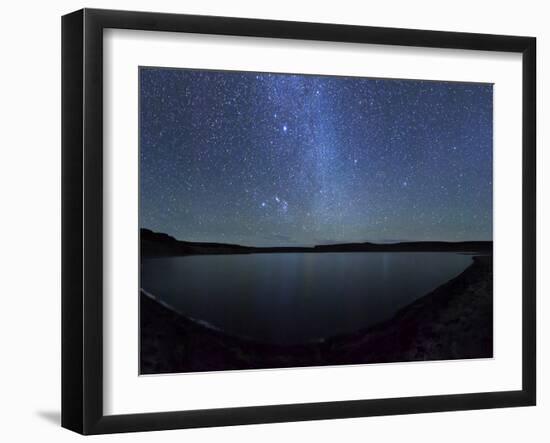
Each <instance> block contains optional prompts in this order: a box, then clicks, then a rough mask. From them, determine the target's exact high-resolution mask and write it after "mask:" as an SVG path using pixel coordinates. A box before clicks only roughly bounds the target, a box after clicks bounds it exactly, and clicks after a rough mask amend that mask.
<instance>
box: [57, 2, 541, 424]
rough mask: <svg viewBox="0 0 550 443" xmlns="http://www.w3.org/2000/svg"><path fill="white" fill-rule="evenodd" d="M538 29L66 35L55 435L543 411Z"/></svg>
mask: <svg viewBox="0 0 550 443" xmlns="http://www.w3.org/2000/svg"><path fill="white" fill-rule="evenodd" d="M535 48H536V41H535V38H532V37H515V36H499V35H484V34H467V33H454V32H439V31H420V30H409V29H388V28H375V27H360V26H347V25H336V24H318V23H298V22H281V21H270V20H256V19H242V18H227V17H208V16H190V15H176V14H160V13H148V12H124V11H108V10H91V9H84V10H80V11H77V12H74V13H72V14H68V15H66V16H64V17H63V20H62V57H63V66H62V77H63V78H62V87H63V88H62V89H63V94H62V108H63V110H62V121H63V127H62V135H63V137H62V139H63V146H62V161H63V165H62V171H63V180H62V181H63V183H62V184H63V196H62V197H63V214H62V218H63V227H62V231H63V235H62V237H63V246H62V251H63V263H62V268H63V276H62V280H63V294H62V309H63V312H62V322H63V324H62V335H63V337H62V359H63V361H62V371H63V374H62V425H63V426H64V427H66V428H68V429H71V430H73V431H76V432H79V433H82V434H100V433H113V432H129V431H148V430H160V429H176V428H190V427H201V426H225V425H237V424H250V423H269V422H281V421H298V420H318V419H329V418H345V417H361V416H375V415H388V414H410V413H421V412H434V411H454V410H465V409H484V408H500V407H514V406H530V405H535V399H536V373H535V368H536V356H535V348H536V346H535V330H536V326H535V320H536V315H535V309H536V298H535V295H536V294H535V259H536V252H535V240H536V239H535V232H536V221H535V220H536V217H535V202H536V198H535V129H536V128H535V109H536V106H535V72H536V69H535V60H536V52H535V50H536V49H535Z"/></svg>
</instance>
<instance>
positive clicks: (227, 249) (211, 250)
mask: <svg viewBox="0 0 550 443" xmlns="http://www.w3.org/2000/svg"><path fill="white" fill-rule="evenodd" d="M140 241H141V243H140V247H141V256H142V257H157V256H174V255H199V254H252V253H276V252H471V253H488V252H492V250H493V242H492V241H466V242H437V241H426V242H399V243H369V242H365V243H342V244H332V245H317V246H313V247H292V246H284V247H253V246H242V245H234V244H227V243H208V242H187V241H181V240H177V239H175V238H174V237H172V236H170V235H168V234H164V233H160V232H153V231H151V230H150V229H144V228H142V229H141V230H140Z"/></svg>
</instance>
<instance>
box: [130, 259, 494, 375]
mask: <svg viewBox="0 0 550 443" xmlns="http://www.w3.org/2000/svg"><path fill="white" fill-rule="evenodd" d="M492 268H493V266H492V257H490V256H483V257H481V256H480V257H474V259H473V263H472V265H470V266H469V267H468V268H467V269H466V270H465V271H464V272H463V273H462V274H460V275H459V276H457V277H456V278H454V279H452V280H450V281H449V282H447V283H445V284H443V285H441V286H440V287H438V288H436V289H435V290H434V291H432V292H431V293H429V294H427V295H426V296H424V297H422V298H420V299H418V300H416V301H415V302H413V303H412V304H410V305H408V306H406V307H404V308H402V309H401V310H399V311H398V312H397V313H396V314H395V316H394V317H392V318H391V319H389V320H387V321H386V322H383V323H381V324H378V325H376V326H374V327H371V328H368V329H365V330H361V331H357V332H355V333H352V334H346V335H342V336H339V337H332V338H328V339H326V340H324V341H322V342H318V343H309V344H304V345H292V346H279V345H272V344H265V343H257V342H254V341H251V340H247V339H242V338H238V337H232V336H229V335H227V334H225V333H223V332H221V331H217V330H214V329H212V328H210V327H207V326H204V325H202V324H200V323H197V322H195V321H192V320H190V319H187V318H185V317H184V316H181V315H179V314H177V313H175V312H174V311H172V310H170V309H169V308H167V307H165V306H163V305H162V304H160V303H159V302H158V301H156V300H154V299H152V298H151V297H149V296H147V295H145V294H144V293H141V295H140V304H141V306H140V315H141V328H140V334H141V337H140V346H141V361H140V366H141V373H142V374H155V373H169V372H196V371H217V370H231V369H261V368H283V367H300V366H320V365H340V364H364V363H385V362H403V361H418V360H449V359H466V358H489V357H492V356H493V296H492V294H493V284H492V283H493V273H492Z"/></svg>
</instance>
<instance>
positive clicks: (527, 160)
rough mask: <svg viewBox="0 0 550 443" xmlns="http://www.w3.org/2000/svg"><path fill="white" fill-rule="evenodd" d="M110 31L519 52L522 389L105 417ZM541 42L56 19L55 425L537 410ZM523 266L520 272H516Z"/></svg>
mask: <svg viewBox="0 0 550 443" xmlns="http://www.w3.org/2000/svg"><path fill="white" fill-rule="evenodd" d="M107 28H119V29H134V30H148V31H172V32H193V33H200V34H218V35H235V36H250V37H270V38H281V39H302V40H319V41H332V42H354V43H370V44H378V45H399V46H417V47H431V48H455V49H470V50H482V51H504V52H513V53H520V54H522V64H523V80H522V82H523V85H522V88H523V98H522V103H523V104H522V131H523V135H522V137H523V138H522V150H523V151H522V152H523V165H522V166H523V190H522V192H523V215H522V220H523V257H522V263H523V269H522V272H523V274H522V278H523V281H522V287H523V293H522V333H523V336H522V389H520V390H517V391H505V392H480V393H469V394H456V395H435V396H420V397H402V398H391V399H369V400H357V401H334V402H322V403H306V404H289V405H284V404H283V405H266V406H260V407H236V408H224V409H208V410H190V411H169V412H160V413H142V414H130V415H105V414H104V412H103V406H102V405H103V334H102V330H103V329H102V328H103V318H102V315H103V300H102V281H103V280H102V278H103V276H102V269H103V258H102V257H103V255H102V254H103V246H102V245H103V227H102V223H103V209H102V207H103V197H102V196H103V182H102V177H103V147H102V138H103V111H102V109H103V88H102V84H103V38H102V37H103V30H104V29H107ZM535 66H536V39H535V38H533V37H515V36H502V35H484V34H470V33H456V32H440V31H421V30H410V29H390V28H378V27H363V26H348V25H334V24H319V23H300V22H286V21H273V20H256V19H243V18H227V17H209V16H195V15H178V14H164V13H149V12H126V11H110V10H97V9H83V10H79V11H76V12H73V13H71V14H68V15H65V16H63V18H62V426H63V427H65V428H68V429H71V430H73V431H76V432H79V433H82V434H103V433H115V432H131V431H150V430H162V429H178V428H193V427H209V426H227V425H239V424H253V423H272V422H284V421H299V420H319V419H330V418H346V417H363V416H379V415H391V414H412V413H424V412H436V411H457V410H467V409H485V408H502V407H514V406H530V405H535V403H536V353H535V350H536V342H535V339H536V337H535V332H536V284H535V281H536V279H535V272H536V271H535V270H536V176H535V173H536V157H535V139H536V137H535V131H536V119H535V113H536V101H535V99H536V97H535V95H536V89H535V85H536V69H535ZM519 271H520V270H519V269H518V272H519Z"/></svg>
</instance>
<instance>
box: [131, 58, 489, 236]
mask: <svg viewBox="0 0 550 443" xmlns="http://www.w3.org/2000/svg"><path fill="white" fill-rule="evenodd" d="M139 76H140V111H139V118H140V226H141V227H144V228H149V229H152V230H154V231H158V232H164V233H167V234H170V235H172V236H174V237H176V238H178V239H180V240H188V241H207V242H224V243H238V244H243V245H255V246H284V245H313V244H328V243H342V242H363V241H372V242H395V241H420V240H444V241H462V240H491V239H492V174H493V171H492V160H493V158H492V139H493V130H492V125H493V121H492V114H493V88H492V85H490V84H475V83H454V82H433V81H417V80H386V79H367V78H359V77H332V76H315V75H290V74H268V73H255V72H229V71H203V70H188V69H168V68H145V67H142V68H140V70H139Z"/></svg>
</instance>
